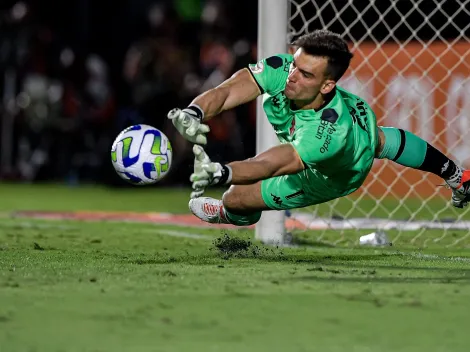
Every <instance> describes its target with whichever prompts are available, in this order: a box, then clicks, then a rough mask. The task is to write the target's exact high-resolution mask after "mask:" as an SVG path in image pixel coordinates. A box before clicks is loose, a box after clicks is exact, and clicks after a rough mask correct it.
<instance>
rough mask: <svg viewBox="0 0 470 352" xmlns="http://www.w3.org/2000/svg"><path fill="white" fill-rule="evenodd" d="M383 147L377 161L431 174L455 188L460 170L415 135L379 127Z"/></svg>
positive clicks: (459, 176)
mask: <svg viewBox="0 0 470 352" xmlns="http://www.w3.org/2000/svg"><path fill="white" fill-rule="evenodd" d="M380 128H381V129H382V131H383V132H384V134H385V145H384V146H383V149H382V152H381V153H380V155H379V159H389V160H392V161H394V162H396V163H398V164H400V165H403V166H408V167H411V168H413V169H418V170H421V171H427V172H431V173H433V174H435V175H437V176H439V177H442V178H443V179H444V180H446V181H448V183H449V185H451V186H452V187H456V185H458V183H459V182H460V181H459V179H460V178H461V176H462V172H463V170H462V168H460V167H459V166H457V165H456V164H455V163H454V162H453V161H452V160H450V159H449V158H448V157H447V156H445V155H444V154H442V153H441V152H440V151H439V150H437V149H436V148H434V147H433V146H432V145H430V144H429V143H427V142H426V141H424V140H423V139H421V138H419V137H418V136H417V135H415V134H413V133H411V132H408V131H404V130H402V129H398V128H394V127H380Z"/></svg>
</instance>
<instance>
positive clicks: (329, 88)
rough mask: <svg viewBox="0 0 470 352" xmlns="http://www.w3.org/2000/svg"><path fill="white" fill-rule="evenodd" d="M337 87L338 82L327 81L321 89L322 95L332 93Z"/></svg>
mask: <svg viewBox="0 0 470 352" xmlns="http://www.w3.org/2000/svg"><path fill="white" fill-rule="evenodd" d="M335 87H336V82H335V81H333V80H332V79H327V80H326V81H325V82H324V83H323V85H322V87H321V89H320V93H321V94H328V93H330V92H331V91H332V90H333V89H334V88H335Z"/></svg>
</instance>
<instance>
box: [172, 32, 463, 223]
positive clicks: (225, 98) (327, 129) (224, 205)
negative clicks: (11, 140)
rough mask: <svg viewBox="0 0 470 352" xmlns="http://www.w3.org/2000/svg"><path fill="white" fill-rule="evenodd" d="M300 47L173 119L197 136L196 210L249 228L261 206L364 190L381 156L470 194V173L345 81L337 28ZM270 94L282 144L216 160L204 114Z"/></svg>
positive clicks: (459, 201) (457, 202)
mask: <svg viewBox="0 0 470 352" xmlns="http://www.w3.org/2000/svg"><path fill="white" fill-rule="evenodd" d="M294 45H295V47H296V48H297V50H296V52H295V54H294V55H288V54H281V55H275V56H271V57H269V58H266V59H264V60H261V61H259V62H258V63H257V64H255V65H249V67H248V68H244V69H242V70H240V71H238V72H236V73H235V74H234V75H233V76H232V77H231V78H229V79H227V80H226V81H225V82H223V83H222V84H220V85H219V86H218V87H216V88H214V89H211V90H208V91H207V92H205V93H203V94H201V95H199V96H198V97H196V98H195V99H194V100H193V102H192V103H191V104H190V105H189V106H188V107H187V108H186V109H184V110H180V109H173V110H171V111H170V112H169V114H168V118H169V119H171V120H172V122H173V124H174V126H175V127H176V128H177V130H178V131H179V132H180V133H181V134H182V135H183V136H184V137H185V138H186V139H188V140H189V141H191V142H193V143H195V145H194V147H193V151H194V154H195V162H194V173H193V174H192V175H191V177H190V180H191V182H192V186H193V192H192V193H191V200H190V201H189V208H190V209H191V211H192V213H193V214H194V215H196V216H197V217H198V218H200V219H201V220H204V221H206V222H210V223H230V224H234V225H239V226H246V225H250V224H254V223H256V222H257V221H258V220H259V218H260V216H261V212H262V211H263V210H282V209H292V208H300V207H305V206H308V205H313V204H319V203H323V202H327V201H329V200H332V199H335V198H339V197H343V196H345V195H348V194H350V193H352V192H354V191H356V190H357V189H358V188H359V187H360V186H361V185H362V184H363V182H364V180H365V179H366V177H367V174H368V173H369V171H370V170H371V168H372V164H373V161H374V158H379V159H384V158H385V159H389V160H392V161H394V162H396V163H398V164H401V165H404V166H407V167H411V168H414V169H418V170H422V171H426V172H431V173H433V174H435V175H438V176H439V177H441V178H442V179H444V181H445V182H446V183H447V184H448V186H449V187H450V188H451V189H452V204H453V205H454V206H455V207H458V208H462V207H464V206H465V205H467V203H468V202H469V201H470V171H466V170H463V169H462V168H461V167H460V166H458V165H456V164H455V163H454V162H453V161H452V160H450V159H449V158H447V157H446V156H445V155H443V154H442V153H441V152H440V151H438V150H437V149H435V148H434V147H433V146H431V145H429V144H428V143H427V142H426V141H424V140H422V139H421V138H419V137H418V136H416V135H414V134H413V133H411V132H408V131H404V130H401V129H397V128H394V127H382V126H380V127H378V126H377V122H376V117H375V114H374V112H373V111H372V109H371V108H370V106H369V105H368V104H367V103H366V102H365V101H364V100H363V99H361V98H360V97H358V96H356V95H354V94H352V93H350V92H348V91H346V90H344V89H343V88H341V87H339V86H338V85H337V81H338V80H339V79H340V78H341V76H343V74H344V72H345V71H346V70H347V68H348V66H349V63H350V61H351V58H352V56H353V55H352V54H351V52H350V51H349V49H348V46H347V43H346V42H345V41H344V40H343V39H342V38H341V37H340V36H338V35H337V34H335V33H332V32H330V31H327V30H317V31H314V32H312V33H310V34H306V35H304V36H302V37H300V38H299V39H297V40H296V41H295V42H294ZM261 94H264V96H263V108H264V111H265V112H266V115H267V117H268V120H269V122H270V123H271V125H272V126H273V128H274V131H275V133H276V135H277V137H278V139H279V141H280V142H281V143H280V145H278V146H275V147H272V148H270V149H268V150H267V151H265V152H263V153H261V154H259V155H257V156H255V157H253V158H250V159H247V160H244V161H235V162H231V163H229V164H226V165H223V164H220V163H214V162H211V160H210V158H209V156H208V155H207V154H206V153H205V151H204V149H203V148H202V147H201V145H204V144H206V142H207V140H206V136H205V133H207V132H208V131H209V128H208V126H207V125H205V124H203V122H204V121H206V120H208V119H210V118H212V117H213V116H215V115H217V114H219V113H220V112H222V111H225V110H228V109H232V108H234V107H236V106H238V105H241V104H244V103H247V102H249V101H252V100H254V99H256V97H258V96H259V95H261ZM213 185H232V186H231V187H230V188H229V189H228V191H227V192H225V193H224V195H223V197H222V200H218V199H213V198H209V197H201V196H202V195H203V193H204V190H205V188H206V187H207V186H213Z"/></svg>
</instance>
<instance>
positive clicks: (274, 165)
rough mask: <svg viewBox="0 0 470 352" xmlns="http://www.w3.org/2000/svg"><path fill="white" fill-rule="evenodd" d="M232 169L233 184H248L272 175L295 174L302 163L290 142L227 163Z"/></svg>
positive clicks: (301, 166) (300, 168)
mask: <svg viewBox="0 0 470 352" xmlns="http://www.w3.org/2000/svg"><path fill="white" fill-rule="evenodd" d="M227 166H229V167H230V168H231V169H232V181H231V183H232V184H234V185H248V184H252V183H256V182H258V181H260V180H265V179H267V178H270V177H274V176H281V175H289V174H296V173H298V172H300V171H302V170H303V169H304V168H305V167H304V163H303V162H302V160H301V159H300V157H299V154H298V153H297V151H296V150H295V149H294V147H293V146H292V145H291V144H281V145H278V146H275V147H272V148H270V149H268V150H266V151H265V152H263V153H261V154H258V155H257V156H255V157H254V158H250V159H247V160H243V161H234V162H232V163H230V164H227Z"/></svg>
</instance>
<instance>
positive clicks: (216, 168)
mask: <svg viewBox="0 0 470 352" xmlns="http://www.w3.org/2000/svg"><path fill="white" fill-rule="evenodd" d="M193 153H194V173H193V174H191V176H190V177H189V180H190V181H191V182H192V184H193V185H192V187H193V190H194V191H193V192H191V198H198V197H200V196H202V195H203V193H204V191H205V189H206V187H207V186H214V185H226V184H228V183H230V182H231V181H232V168H231V167H230V166H228V165H222V164H220V163H213V162H212V161H211V159H209V156H208V155H207V154H206V152H205V151H204V149H203V148H202V147H201V146H200V145H197V144H196V145H194V146H193Z"/></svg>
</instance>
